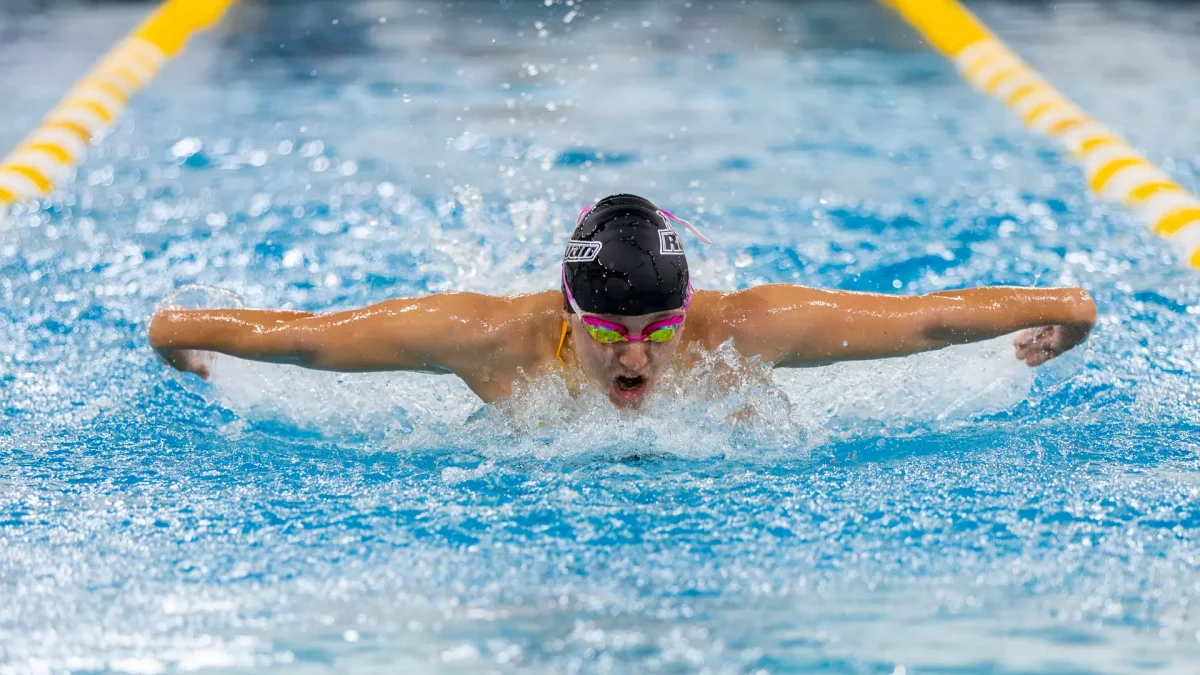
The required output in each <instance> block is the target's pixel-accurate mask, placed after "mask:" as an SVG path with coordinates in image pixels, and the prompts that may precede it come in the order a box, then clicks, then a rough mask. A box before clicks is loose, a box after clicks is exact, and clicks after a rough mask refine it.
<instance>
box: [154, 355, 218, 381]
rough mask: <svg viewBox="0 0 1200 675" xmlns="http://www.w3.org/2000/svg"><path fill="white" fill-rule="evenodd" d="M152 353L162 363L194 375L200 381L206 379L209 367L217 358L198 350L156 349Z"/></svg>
mask: <svg viewBox="0 0 1200 675" xmlns="http://www.w3.org/2000/svg"><path fill="white" fill-rule="evenodd" d="M154 351H155V353H157V354H158V358H159V359H161V360H162V362H163V363H165V364H167V365H168V366H171V367H172V368H174V369H175V370H178V371H179V372H181V373H195V374H197V375H199V376H200V379H202V380H207V379H208V376H209V375H210V373H209V366H211V365H212V362H213V361H214V360H215V359H216V358H217V355H216V354H214V353H213V352H205V351H201V350H199V349H156V350H154Z"/></svg>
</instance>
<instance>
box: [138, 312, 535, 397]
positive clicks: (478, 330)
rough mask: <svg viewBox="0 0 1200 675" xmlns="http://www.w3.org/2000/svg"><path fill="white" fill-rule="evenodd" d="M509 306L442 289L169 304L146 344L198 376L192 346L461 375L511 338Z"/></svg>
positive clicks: (316, 364) (344, 367)
mask: <svg viewBox="0 0 1200 675" xmlns="http://www.w3.org/2000/svg"><path fill="white" fill-rule="evenodd" d="M511 305H512V302H511V300H510V299H508V298H498V297H492V296H486V295H479V294H475V293H443V294H437V295H430V296H426V297H423V298H400V299H396V300H389V301H387V302H382V303H379V304H376V305H372V306H370V307H365V308H362V309H357V310H351V311H345V312H333V313H328V314H311V313H307V312H280V311H270V310H254V309H215V310H179V309H169V310H163V311H160V312H158V313H157V314H155V315H154V318H153V319H152V320H151V322H150V331H149V333H150V344H151V346H152V347H153V348H154V349H155V351H157V352H158V353H159V355H160V356H161V357H162V358H163V360H165V361H166V362H167V363H168V364H170V365H172V366H174V367H176V368H178V369H180V370H185V371H187V372H197V373H198V374H200V375H201V376H202V377H203V376H205V375H206V373H200V372H198V371H197V370H195V369H193V368H189V367H188V365H189V363H188V362H187V361H188V359H187V355H188V354H194V353H195V352H196V350H201V351H207V352H219V353H222V354H228V355H230V356H236V357H238V358H243V359H251V360H254V361H265V362H269V363H286V364H292V365H298V366H303V367H306V368H314V369H318V370H335V371H343V372H368V371H386V370H413V371H424V372H433V373H456V374H462V372H463V371H464V370H469V369H471V368H472V367H477V366H478V365H480V364H486V363H488V362H490V361H494V360H495V357H496V356H497V354H498V353H499V352H501V351H502V350H503V348H504V344H505V342H506V340H504V338H505V337H512V336H511V334H507V335H506V333H507V331H506V329H510V328H512V324H513V323H514V322H515V320H516V319H518V318H519V317H518V316H517V315H516V314H517V313H516V312H515V311H513V310H512V308H511ZM192 360H193V361H194V359H192ZM181 362H182V365H183V366H184V367H180V364H181Z"/></svg>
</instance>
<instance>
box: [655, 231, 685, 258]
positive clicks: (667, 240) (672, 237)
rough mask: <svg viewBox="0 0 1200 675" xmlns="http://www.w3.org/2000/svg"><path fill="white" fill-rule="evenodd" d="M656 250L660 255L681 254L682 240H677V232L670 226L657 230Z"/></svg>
mask: <svg viewBox="0 0 1200 675" xmlns="http://www.w3.org/2000/svg"><path fill="white" fill-rule="evenodd" d="M658 252H659V253H661V254H662V255H683V242H681V241H679V234H678V233H677V232H675V230H673V229H671V227H670V226H667V229H665V230H659V231H658Z"/></svg>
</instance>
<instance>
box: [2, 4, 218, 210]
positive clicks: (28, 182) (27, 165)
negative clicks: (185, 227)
mask: <svg viewBox="0 0 1200 675" xmlns="http://www.w3.org/2000/svg"><path fill="white" fill-rule="evenodd" d="M234 2H236V0H166V2H164V3H163V4H162V5H161V6H159V8H158V9H157V10H155V11H154V13H152V14H151V15H150V16H149V17H147V18H146V19H145V20H144V21H143V22H142V23H141V25H139V26H138V27H137V28H136V29H135V30H134V31H133V32H132V33H130V34H129V35H128V36H126V37H125V39H123V40H121V42H119V43H118V44H117V45H116V46H115V47H113V49H112V50H111V51H109V53H108V54H106V55H105V56H104V58H102V59H101V60H100V62H99V63H97V64H96V65H95V67H93V68H92V70H91V71H90V72H88V74H87V75H85V76H84V77H83V78H82V79H81V80H79V82H77V83H76V84H75V86H74V88H72V89H71V91H70V92H68V93H67V95H66V96H64V97H63V99H62V101H60V102H59V104H58V105H57V106H55V108H54V109H53V110H51V111H50V113H49V114H47V115H46V116H45V117H44V118H43V119H42V121H41V124H39V125H38V128H37V129H36V130H35V131H34V132H33V133H32V134H30V135H29V136H28V137H27V138H26V139H25V140H24V141H22V142H21V144H20V145H18V146H17V148H16V149H15V150H13V151H12V153H11V154H9V155H8V156H7V157H5V158H4V160H3V161H0V221H2V220H3V211H4V210H5V207H7V206H8V205H10V204H14V203H16V202H19V201H23V200H26V199H33V198H36V197H40V196H43V195H46V194H49V193H50V191H51V190H52V189H54V186H55V184H57V183H58V182H59V181H61V180H63V179H64V178H66V177H67V176H68V175H70V173H71V169H72V168H74V167H75V165H76V164H78V163H79V162H80V161H81V160H82V159H83V156H84V153H85V151H86V150H87V146H88V143H89V142H90V141H91V140H92V139H93V138H94V137H95V136H96V135H97V134H99V133H100V132H102V131H103V130H104V129H105V128H107V127H108V126H109V125H110V124H112V123H113V122H114V121H115V120H116V119H117V117H118V116H119V115H120V114H121V112H122V111H123V110H124V109H125V106H126V104H127V103H128V102H129V99H130V97H131V96H133V95H134V94H135V93H136V92H137V91H138V90H140V89H141V88H142V87H144V86H145V85H146V84H147V83H148V82H149V81H150V80H151V79H153V78H154V76H155V75H157V74H158V71H159V70H161V69H162V67H163V64H165V63H166V62H167V60H168V59H171V58H174V57H175V55H177V54H178V53H179V52H180V51H182V50H183V47H184V45H186V44H187V41H188V38H190V37H191V36H192V34H193V33H196V32H198V31H201V30H204V29H206V28H208V27H209V26H212V25H214V24H215V23H216V22H217V21H218V20H220V18H221V17H222V16H223V15H224V14H225V11H226V10H227V9H229V7H230V6H231V5H232V4H233V3H234Z"/></svg>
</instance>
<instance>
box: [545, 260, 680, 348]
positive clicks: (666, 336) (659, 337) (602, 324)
mask: <svg viewBox="0 0 1200 675" xmlns="http://www.w3.org/2000/svg"><path fill="white" fill-rule="evenodd" d="M562 274H563V290H564V291H565V292H566V295H567V302H568V303H570V304H571V309H572V310H574V312H575V315H576V316H578V317H579V321H580V322H581V323H582V324H583V328H584V330H586V331H587V333H588V335H590V336H592V339H593V340H595V341H596V342H599V343H600V344H602V345H612V344H617V343H618V342H670V341H671V340H672V339H673V338H674V337H675V334H676V333H678V332H679V329H680V328H682V327H683V319H684V317H685V316H687V310H688V307H689V306H691V304H692V285H691V284H688V287H687V295H686V296H684V298H683V307H682V309H683V311H684V313H683V314H680V315H678V316H671V317H667V318H665V319H663V320H661V321H655V322H654V323H652V324H650V325H649V326H646V327H645V328H644V329H642V334H641V335H630V334H629V329H628V328H626V327H625V326H622V325H621V324H619V323H613V322H612V321H605V320H604V319H601V318H600V317H598V316H592V315H590V314H584V313H583V310H582V309H580V308H579V304H578V303H576V302H575V297H574V296H573V295H571V287H570V286H568V285H567V268H566V265H564V266H563V273H562Z"/></svg>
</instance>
